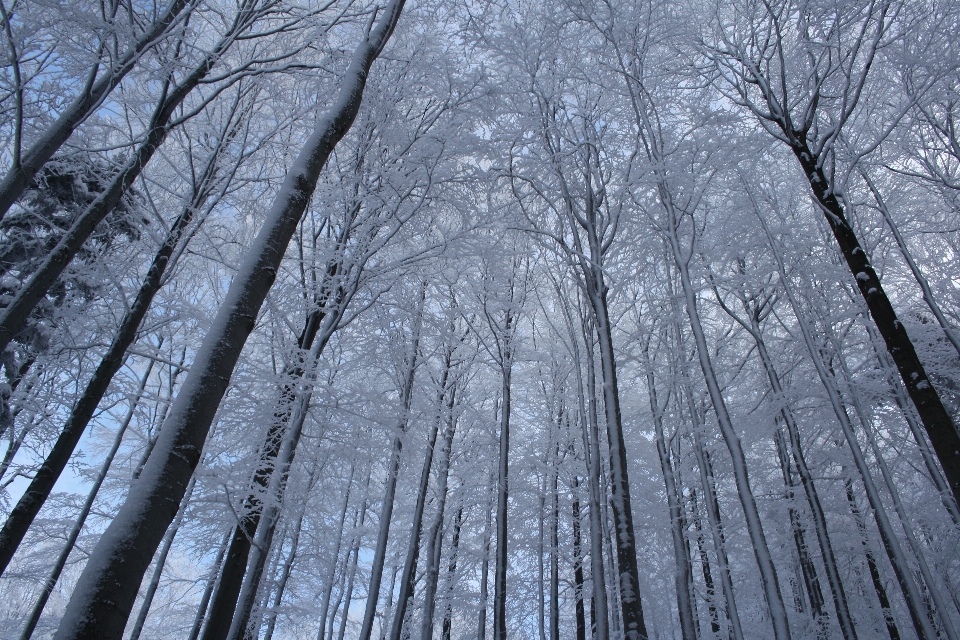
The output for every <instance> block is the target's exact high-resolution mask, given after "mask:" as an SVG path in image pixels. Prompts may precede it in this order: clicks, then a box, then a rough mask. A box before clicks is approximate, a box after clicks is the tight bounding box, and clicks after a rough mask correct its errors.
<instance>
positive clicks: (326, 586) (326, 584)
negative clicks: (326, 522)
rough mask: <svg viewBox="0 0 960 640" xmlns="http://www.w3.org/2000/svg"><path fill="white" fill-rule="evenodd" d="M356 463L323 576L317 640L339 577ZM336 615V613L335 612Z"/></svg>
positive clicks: (322, 636) (344, 494)
mask: <svg viewBox="0 0 960 640" xmlns="http://www.w3.org/2000/svg"><path fill="white" fill-rule="evenodd" d="M356 470H357V465H356V463H354V464H351V465H350V477H349V479H348V480H347V488H346V489H345V490H344V492H343V504H342V505H341V507H340V523H339V526H338V527H337V528H336V532H337V544H336V546H334V549H333V554H331V556H330V566H329V568H328V570H327V575H326V576H324V577H323V594H322V595H321V597H320V630H319V631H318V632H317V640H324V630H325V629H326V625H327V615H328V614H329V613H330V596H331V595H332V594H333V586H334V583H335V582H336V579H335V578H336V577H337V575H336V574H337V565H338V564H339V562H338V561H339V560H340V547H341V545H342V544H343V532H344V524H345V523H346V521H347V508H348V507H349V506H350V490H351V488H352V487H353V475H354V473H356ZM334 615H336V613H334Z"/></svg>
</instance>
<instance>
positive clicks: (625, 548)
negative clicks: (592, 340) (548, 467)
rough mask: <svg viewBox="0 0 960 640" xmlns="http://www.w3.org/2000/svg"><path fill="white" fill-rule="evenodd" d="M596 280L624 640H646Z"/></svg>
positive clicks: (602, 295) (609, 338)
mask: <svg viewBox="0 0 960 640" xmlns="http://www.w3.org/2000/svg"><path fill="white" fill-rule="evenodd" d="M595 278H596V280H597V281H598V282H599V284H598V285H597V287H596V291H594V294H593V295H591V303H592V306H593V311H594V314H595V316H596V331H597V338H598V344H599V352H600V371H601V374H602V380H603V406H604V413H605V417H606V424H607V445H608V446H609V448H610V475H611V482H610V488H611V500H610V504H611V506H612V508H613V521H614V528H615V530H616V532H617V534H616V537H615V540H616V544H615V547H616V552H617V567H618V568H619V578H618V585H619V591H620V609H621V614H622V616H623V629H624V637H625V638H626V640H646V639H647V628H646V625H645V624H644V621H643V606H642V604H641V602H640V570H639V567H638V566H637V548H636V535H635V533H634V528H633V508H632V506H631V502H630V479H629V476H628V473H627V451H626V444H625V443H624V439H623V422H622V420H621V414H620V390H619V386H618V383H617V365H616V356H615V355H614V350H613V334H612V331H611V325H610V317H609V314H608V307H607V288H606V284H604V283H603V281H602V278H603V276H602V273H597V274H595Z"/></svg>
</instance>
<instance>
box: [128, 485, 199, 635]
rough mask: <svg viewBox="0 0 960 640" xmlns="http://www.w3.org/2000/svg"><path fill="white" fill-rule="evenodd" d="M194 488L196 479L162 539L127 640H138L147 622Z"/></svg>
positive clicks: (188, 487) (188, 488) (189, 487)
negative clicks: (138, 611)
mask: <svg viewBox="0 0 960 640" xmlns="http://www.w3.org/2000/svg"><path fill="white" fill-rule="evenodd" d="M194 486H196V477H194V478H191V479H190V484H189V486H187V492H186V494H185V495H184V497H183V503H182V504H181V505H180V511H178V512H177V517H176V518H174V519H173V523H172V524H171V525H170V528H169V529H167V534H166V536H165V537H164V539H163V546H161V547H160V553H158V554H157V561H156V567H155V568H154V570H153V575H152V576H151V577H150V584H149V585H147V590H146V592H145V593H144V594H143V603H141V605H140V613H138V614H137V619H136V621H135V622H134V624H133V629H132V630H131V631H130V638H129V640H140V634H141V633H143V625H144V624H145V623H146V621H147V614H149V613H150V605H151V604H153V597H154V596H155V595H156V594H157V589H158V588H159V586H160V578H161V577H162V576H163V567H164V566H165V565H166V564H167V555H168V554H169V553H170V547H171V546H173V539H174V538H175V537H176V535H177V531H179V530H180V523H181V522H183V514H184V512H185V511H186V507H187V504H189V502H190V496H191V495H192V494H193V488H194Z"/></svg>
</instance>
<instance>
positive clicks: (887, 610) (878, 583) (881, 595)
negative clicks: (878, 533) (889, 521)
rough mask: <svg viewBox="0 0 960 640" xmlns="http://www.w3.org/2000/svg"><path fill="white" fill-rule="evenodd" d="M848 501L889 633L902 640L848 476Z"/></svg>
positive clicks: (892, 637) (896, 639) (892, 639)
mask: <svg viewBox="0 0 960 640" xmlns="http://www.w3.org/2000/svg"><path fill="white" fill-rule="evenodd" d="M844 484H845V485H846V495H847V502H848V503H849V504H850V511H851V513H853V519H854V520H855V521H856V523H857V531H858V532H859V533H860V542H861V543H862V545H863V554H864V556H865V557H866V559H867V570H868V571H869V572H870V582H871V583H873V590H874V592H875V593H876V594H877V601H878V602H879V603H880V612H881V613H882V615H883V621H884V623H885V624H886V627H887V635H889V636H890V640H900V629H898V628H897V621H896V620H895V619H894V617H893V611H892V609H891V607H890V598H889V597H887V590H886V588H885V587H884V586H883V578H881V577H880V568H879V567H878V566H877V559H876V557H874V555H873V550H871V549H870V543H869V542H868V539H867V523H866V522H865V521H864V518H863V514H862V513H861V512H860V508H859V507H858V506H857V499H856V498H855V497H854V495H853V482H852V481H851V480H850V479H849V478H847V480H846V482H845V483H844Z"/></svg>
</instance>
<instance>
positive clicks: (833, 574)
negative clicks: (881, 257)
mask: <svg viewBox="0 0 960 640" xmlns="http://www.w3.org/2000/svg"><path fill="white" fill-rule="evenodd" d="M749 331H750V333H751V334H752V336H753V338H754V342H755V343H756V345H757V353H758V354H759V356H760V360H761V362H762V363H763V368H764V370H765V371H766V372H767V379H768V380H769V381H770V388H771V390H772V391H773V393H774V394H775V396H776V397H777V398H785V397H786V396H785V394H784V390H783V387H782V385H781V384H780V376H779V374H778V373H777V370H776V369H775V368H774V366H773V359H772V358H771V357H770V354H769V352H768V351H767V345H766V342H764V340H763V334H761V333H760V323H759V320H758V319H757V317H756V314H752V315H751V326H750V328H749ZM781 402H783V404H782V405H781V406H780V416H781V417H782V418H783V422H784V424H785V425H786V427H787V434H788V441H789V443H790V450H791V453H792V454H793V460H794V463H795V464H796V468H797V474H798V475H799V476H800V484H801V485H802V486H803V491H804V493H805V494H806V497H807V504H808V505H810V513H811V515H812V516H813V524H814V531H816V534H817V542H819V544H820V551H821V553H822V554H823V567H824V570H825V571H826V574H827V582H828V583H829V584H830V593H831V595H832V596H833V606H834V609H835V610H836V612H837V622H838V623H839V624H840V631H841V633H842V634H843V637H844V640H857V630H856V627H855V626H854V624H853V617H852V616H851V615H850V608H849V606H848V604H847V594H846V591H845V590H844V588H843V580H842V579H841V578H840V570H839V568H838V565H837V559H836V556H835V555H834V553H833V544H832V543H831V541H830V534H829V532H828V531H827V518H826V516H825V515H824V513H823V506H822V505H821V504H820V496H819V494H818V493H817V488H816V485H815V484H814V480H813V474H812V473H811V472H810V468H809V467H808V466H807V461H806V458H805V457H804V455H803V447H802V446H801V442H800V429H799V427H798V426H797V421H796V419H795V418H794V415H793V411H792V410H791V409H790V407H789V406H788V405H787V404H786V402H785V400H781Z"/></svg>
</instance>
